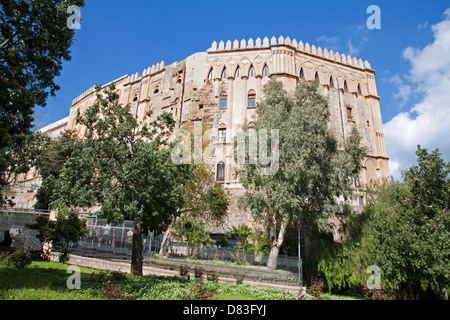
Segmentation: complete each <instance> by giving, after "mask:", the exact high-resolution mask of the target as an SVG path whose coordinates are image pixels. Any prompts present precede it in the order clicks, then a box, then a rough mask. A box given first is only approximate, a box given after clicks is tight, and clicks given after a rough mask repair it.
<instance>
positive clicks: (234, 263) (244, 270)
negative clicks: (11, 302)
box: [0, 210, 300, 285]
mask: <svg viewBox="0 0 450 320" xmlns="http://www.w3.org/2000/svg"><path fill="white" fill-rule="evenodd" d="M39 214H47V215H48V214H49V213H48V212H45V211H28V210H13V211H11V210H8V211H5V210H0V242H1V241H3V240H4V239H3V238H4V234H5V233H4V232H5V231H8V232H9V234H10V235H11V238H12V239H13V243H12V244H11V246H12V247H26V248H28V249H29V250H32V251H37V250H41V249H42V245H43V244H42V243H41V241H40V240H39V239H38V238H37V237H36V235H37V232H36V231H35V230H31V229H29V228H27V225H28V224H32V223H34V222H35V221H36V217H37V216H38V215H39ZM85 220H86V228H87V233H86V235H85V236H83V237H81V238H80V240H79V241H78V242H77V243H69V244H68V249H69V252H70V253H72V254H75V255H80V256H85V257H93V258H99V259H109V260H130V259H131V254H132V241H133V221H125V222H124V223H123V224H122V225H121V226H114V225H110V224H107V222H106V220H104V219H97V218H96V217H93V216H87V217H85ZM142 240H143V256H144V258H146V263H147V264H151V265H154V266H158V267H161V268H170V269H172V270H173V269H178V268H179V267H180V265H190V266H191V267H192V270H193V269H194V268H196V267H202V268H205V269H207V270H209V272H210V273H214V272H217V273H220V274H221V275H222V276H228V277H238V276H243V277H244V276H245V277H246V278H247V279H249V278H250V279H252V280H255V281H265V282H272V283H273V282H276V283H284V284H290V285H295V283H296V281H298V271H299V263H300V261H299V259H298V257H290V256H283V255H279V256H278V259H277V270H268V268H266V265H267V262H268V259H269V256H268V255H267V254H261V253H258V252H243V251H238V250H236V245H235V243H236V239H226V240H227V241H226V242H227V243H228V245H227V246H223V239H218V241H217V243H216V244H214V245H213V246H211V247H205V246H198V247H193V246H188V245H187V244H185V243H180V242H175V241H170V240H168V241H166V245H165V246H164V248H163V250H162V255H163V256H164V259H158V257H159V253H160V249H161V242H162V235H160V234H159V235H158V234H156V233H155V232H148V233H147V234H146V235H142ZM221 245H222V246H221ZM61 248H62V246H61V245H59V244H54V246H53V250H54V251H59V252H61Z"/></svg>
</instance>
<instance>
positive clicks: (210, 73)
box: [208, 68, 214, 80]
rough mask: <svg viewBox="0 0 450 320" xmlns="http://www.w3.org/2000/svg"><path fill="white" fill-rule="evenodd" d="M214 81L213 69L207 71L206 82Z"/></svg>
mask: <svg viewBox="0 0 450 320" xmlns="http://www.w3.org/2000/svg"><path fill="white" fill-rule="evenodd" d="M213 79H214V69H213V68H211V70H210V71H209V74H208V80H213Z"/></svg>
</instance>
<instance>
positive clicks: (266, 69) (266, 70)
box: [262, 65, 270, 77]
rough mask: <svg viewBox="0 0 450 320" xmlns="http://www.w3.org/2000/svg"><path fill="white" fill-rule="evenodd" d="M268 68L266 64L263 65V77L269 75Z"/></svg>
mask: <svg viewBox="0 0 450 320" xmlns="http://www.w3.org/2000/svg"><path fill="white" fill-rule="evenodd" d="M269 74H270V73H269V68H268V67H267V65H264V69H263V73H262V75H263V77H268V76H269Z"/></svg>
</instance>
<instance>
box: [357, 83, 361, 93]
mask: <svg viewBox="0 0 450 320" xmlns="http://www.w3.org/2000/svg"><path fill="white" fill-rule="evenodd" d="M356 90H357V92H358V94H360V95H362V91H361V85H360V84H359V83H358V88H357V89H356Z"/></svg>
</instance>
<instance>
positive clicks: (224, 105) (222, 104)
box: [219, 92, 228, 109]
mask: <svg viewBox="0 0 450 320" xmlns="http://www.w3.org/2000/svg"><path fill="white" fill-rule="evenodd" d="M227 104H228V96H227V94H226V93H225V92H223V93H222V94H221V95H220V104H219V107H220V109H226V108H228V105H227Z"/></svg>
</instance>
